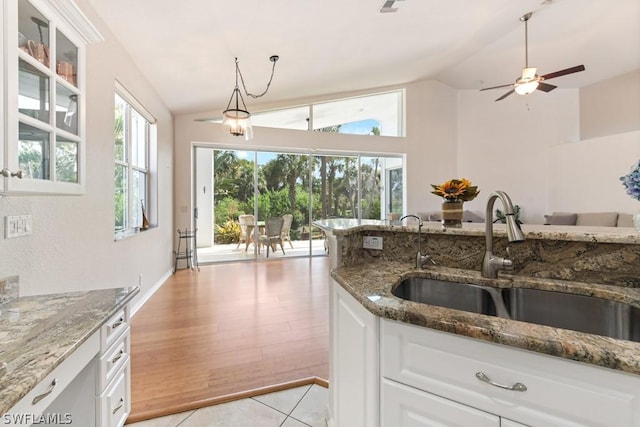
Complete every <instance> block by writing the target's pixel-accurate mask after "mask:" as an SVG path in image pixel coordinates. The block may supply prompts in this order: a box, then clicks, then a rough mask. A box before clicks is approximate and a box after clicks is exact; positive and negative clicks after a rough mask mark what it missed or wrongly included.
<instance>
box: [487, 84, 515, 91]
mask: <svg viewBox="0 0 640 427" xmlns="http://www.w3.org/2000/svg"><path fill="white" fill-rule="evenodd" d="M510 86H511V87H512V86H513V83H510V84H508V85H500V86H492V87H485V88H484V89H480V92H482V91H483V90H491V89H500V88H503V87H510Z"/></svg>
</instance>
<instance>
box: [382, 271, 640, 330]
mask: <svg viewBox="0 0 640 427" xmlns="http://www.w3.org/2000/svg"><path fill="white" fill-rule="evenodd" d="M391 293H392V294H393V295H395V296H397V297H399V298H402V299H406V300H410V301H414V302H419V303H423V304H430V305H437V306H440V307H446V308H452V309H455V310H462V311H468V312H472V313H478V314H486V315H490V316H498V317H502V318H505V319H512V320H519V321H522V322H529V323H535V324H538V325H545V326H552V327H555V328H563V329H570V330H574V331H579V332H586V333H590V334H595V335H603V336H607V337H611V338H617V339H624V340H629V341H637V342H640V308H638V307H634V306H632V305H629V304H625V303H621V302H617V301H612V300H608V299H604V298H597V297H589V296H583V295H576V294H570V293H565V292H557V291H544V290H538V289H531V288H504V289H500V288H493V287H490V286H481V285H474V284H470V283H455V282H448V281H443V280H435V279H429V278H422V277H410V278H407V279H404V280H402V281H401V282H400V283H399V284H398V285H397V286H395V287H394V288H393V289H392V291H391Z"/></svg>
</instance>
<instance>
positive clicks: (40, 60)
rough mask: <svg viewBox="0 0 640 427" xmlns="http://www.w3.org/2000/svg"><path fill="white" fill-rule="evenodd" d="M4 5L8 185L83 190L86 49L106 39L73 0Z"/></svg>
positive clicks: (7, 188)
mask: <svg viewBox="0 0 640 427" xmlns="http://www.w3.org/2000/svg"><path fill="white" fill-rule="evenodd" d="M2 5H3V7H2V11H1V12H0V13H1V14H2V15H1V16H0V18H1V20H2V22H3V28H4V29H6V31H3V32H2V36H1V37H2V61H3V67H1V68H2V74H1V75H0V76H1V77H2V81H3V85H2V95H3V96H2V99H3V103H2V109H1V110H0V111H1V113H2V114H1V116H2V117H1V118H0V119H1V125H0V131H1V132H2V134H1V138H0V139H1V141H2V144H3V147H2V150H1V151H2V158H1V159H0V160H1V163H0V167H1V169H2V175H0V179H2V180H3V182H2V186H1V187H0V188H1V191H2V192H4V193H52V194H55V193H59V194H81V193H83V192H84V186H85V182H84V176H85V161H84V159H85V155H86V154H85V145H86V144H85V139H86V130H85V125H84V124H85V104H86V99H85V98H86V96H85V93H86V81H85V75H86V71H85V62H86V60H85V56H86V53H85V52H86V46H87V44H88V43H91V42H96V41H99V40H101V39H102V38H101V36H100V34H99V33H98V32H97V31H96V29H95V28H94V27H93V26H92V25H91V23H90V22H89V21H88V20H87V19H86V17H85V16H84V15H83V14H82V12H81V11H80V9H79V8H78V7H77V6H76V5H75V3H73V2H72V1H71V0H57V1H54V0H6V1H3V3H2ZM19 171H20V172H19ZM16 174H18V175H19V176H22V178H21V179H19V176H18V177H14V176H13V175H16Z"/></svg>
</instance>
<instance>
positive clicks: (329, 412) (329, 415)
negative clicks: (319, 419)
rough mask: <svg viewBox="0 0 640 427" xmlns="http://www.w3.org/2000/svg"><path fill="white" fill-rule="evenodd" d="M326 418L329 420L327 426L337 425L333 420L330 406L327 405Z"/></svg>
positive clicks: (325, 409)
mask: <svg viewBox="0 0 640 427" xmlns="http://www.w3.org/2000/svg"><path fill="white" fill-rule="evenodd" d="M324 419H325V421H326V422H327V427H335V423H334V422H333V414H331V410H330V409H329V406H326V407H325V408H324Z"/></svg>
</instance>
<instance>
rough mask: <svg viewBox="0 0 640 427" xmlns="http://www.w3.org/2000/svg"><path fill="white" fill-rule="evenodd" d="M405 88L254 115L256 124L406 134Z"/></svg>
mask: <svg viewBox="0 0 640 427" xmlns="http://www.w3.org/2000/svg"><path fill="white" fill-rule="evenodd" d="M403 94H404V91H402V90H399V91H394V92H386V93H378V94H372V95H366V96H358V97H354V98H345V99H339V100H335V101H329V102H322V103H316V104H311V105H305V106H298V107H292V108H283V109H279V110H271V111H264V112H261V113H254V114H252V115H251V121H252V123H253V126H264V127H272V128H280V129H298V130H315V131H321V132H334V133H346V134H355V135H381V136H404V131H403V129H404V127H403V126H404V125H403V111H404V101H403Z"/></svg>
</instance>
